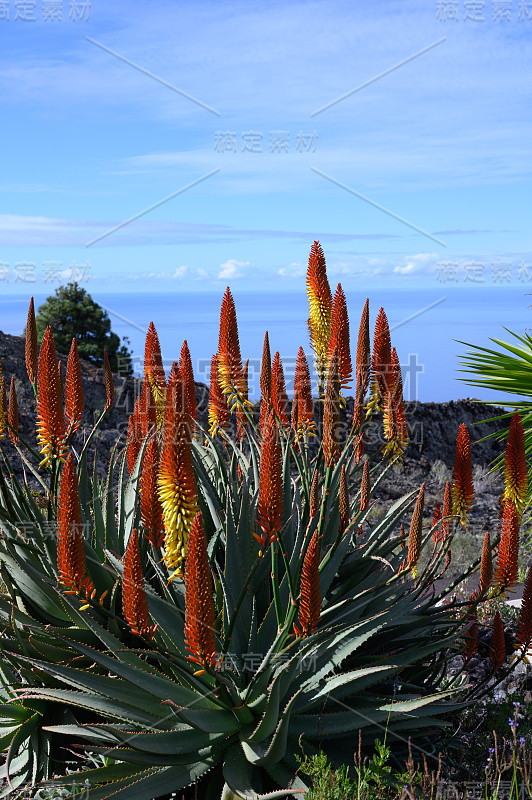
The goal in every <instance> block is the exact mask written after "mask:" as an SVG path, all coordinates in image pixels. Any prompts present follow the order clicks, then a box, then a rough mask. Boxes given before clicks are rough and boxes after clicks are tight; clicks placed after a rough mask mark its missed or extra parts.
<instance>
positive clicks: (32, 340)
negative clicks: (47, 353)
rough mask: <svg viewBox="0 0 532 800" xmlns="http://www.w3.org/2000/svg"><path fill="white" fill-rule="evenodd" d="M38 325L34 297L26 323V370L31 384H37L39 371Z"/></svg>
mask: <svg viewBox="0 0 532 800" xmlns="http://www.w3.org/2000/svg"><path fill="white" fill-rule="evenodd" d="M37 353H38V347H37V324H36V322H35V306H34V304H33V297H32V298H31V300H30V306H29V308H28V321H27V323H26V370H27V372H28V378H29V379H30V382H31V383H33V384H35V381H36V380H37V369H38V355H37Z"/></svg>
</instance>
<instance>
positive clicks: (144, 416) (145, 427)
mask: <svg viewBox="0 0 532 800" xmlns="http://www.w3.org/2000/svg"><path fill="white" fill-rule="evenodd" d="M140 425H141V429H142V436H143V437H144V436H147V435H148V433H150V432H152V431H153V430H155V428H156V425H157V415H156V412H155V401H154V399H153V394H152V391H151V386H150V382H149V381H147V380H143V381H142V388H141V390H140Z"/></svg>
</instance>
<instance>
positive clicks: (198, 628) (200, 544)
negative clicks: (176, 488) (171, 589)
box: [185, 511, 218, 669]
mask: <svg viewBox="0 0 532 800" xmlns="http://www.w3.org/2000/svg"><path fill="white" fill-rule="evenodd" d="M214 624H215V608H214V600H213V596H212V578H211V569H210V566H209V556H208V554H207V542H206V541H205V533H204V530H203V520H202V516H201V513H200V512H199V511H198V513H197V514H196V515H195V517H194V520H193V522H192V526H191V529H190V535H189V539H188V547H187V556H186V570H185V647H186V648H187V650H188V651H189V653H190V656H189V659H190V661H193V662H195V663H196V664H199V665H200V667H202V668H204V669H205V668H207V667H211V668H213V667H214V668H216V663H217V661H218V652H217V649H216V637H215V628H214Z"/></svg>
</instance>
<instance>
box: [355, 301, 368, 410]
mask: <svg viewBox="0 0 532 800" xmlns="http://www.w3.org/2000/svg"><path fill="white" fill-rule="evenodd" d="M370 373H371V350H370V341H369V298H368V299H367V300H366V302H365V304H364V309H363V311H362V317H361V319H360V327H359V329H358V342H357V356H356V375H357V379H358V378H359V377H360V387H361V393H362V402H363V400H364V397H365V395H366V392H367V391H368V386H369V379H370Z"/></svg>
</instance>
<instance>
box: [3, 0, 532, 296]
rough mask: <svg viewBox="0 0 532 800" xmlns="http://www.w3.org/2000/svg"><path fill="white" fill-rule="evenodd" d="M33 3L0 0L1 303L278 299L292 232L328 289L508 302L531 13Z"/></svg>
mask: <svg viewBox="0 0 532 800" xmlns="http://www.w3.org/2000/svg"><path fill="white" fill-rule="evenodd" d="M43 2H44V5H46V2H45V0H37V1H36V3H34V4H33V5H34V10H33V12H31V11H26V14H27V15H29V16H32V15H33V16H34V17H35V19H34V20H29V19H28V20H23V19H21V18H20V17H21V16H23V12H21V10H20V7H21V6H22V5H23V4H22V3H18V4H17V1H16V0H8V2H5V3H0V6H2V5H3V6H4V7H5V6H9V13H10V18H9V19H0V41H1V43H2V47H1V48H0V92H1V96H2V98H3V103H2V109H3V121H2V142H3V159H2V162H3V168H2V173H1V177H0V262H1V263H2V266H0V269H3V272H2V273H0V278H1V279H2V280H1V281H0V287H1V291H2V293H4V294H7V293H21V292H23V291H28V293H32V294H39V293H43V292H47V291H48V293H50V292H49V290H51V289H52V288H53V283H54V281H55V283H56V284H58V283H59V278H60V277H61V276H62V277H64V278H69V277H71V275H72V269H73V267H72V265H75V267H74V271H75V269H76V268H77V269H78V275H79V277H80V278H81V280H82V281H83V280H86V281H87V288H88V289H89V290H90V292H91V293H93V294H95V295H96V296H97V294H98V292H113V291H159V292H160V291H166V290H167V289H168V290H171V291H187V290H193V291H195V292H197V291H203V290H207V291H208V290H211V291H212V290H215V291H217V292H220V291H223V287H224V286H225V285H226V284H227V283H230V284H231V286H232V287H233V289H234V290H235V291H237V292H240V291H248V290H260V289H261V288H268V289H271V290H276V289H279V290H282V289H284V288H289V289H294V288H298V287H301V286H302V282H303V280H304V278H303V276H304V273H305V266H306V261H307V259H308V251H309V248H310V245H311V244H312V241H313V240H314V239H319V240H320V241H321V243H322V245H323V247H324V250H325V254H326V257H327V264H328V270H329V275H330V278H331V283H336V281H338V280H340V281H342V284H343V285H344V287H345V288H346V290H347V291H349V290H350V289H354V288H360V286H361V283H363V285H364V286H367V287H368V288H370V287H373V288H378V287H379V286H383V287H386V288H389V287H393V286H398V287H404V288H408V287H410V286H411V287H424V286H426V287H438V286H439V285H440V284H442V283H443V282H444V280H447V281H448V280H449V274H450V273H449V269H450V270H451V271H452V270H453V269H454V270H456V271H457V272H456V273H453V277H452V279H451V280H452V281H453V283H454V284H456V282H464V283H466V282H467V281H466V278H467V276H468V275H469V279H470V280H471V279H472V275H473V273H474V270H473V272H472V271H471V268H470V267H468V268H467V269H466V265H471V264H476V265H477V268H476V273H475V274H476V278H477V279H479V278H480V276H482V279H483V282H484V284H489V283H497V282H499V283H500V284H501V286H503V287H504V286H506V285H507V284H509V283H510V282H511V283H512V285H513V286H514V287H515V286H519V285H520V282H521V284H522V285H525V284H528V285H530V286H532V243H531V237H532V231H531V226H530V185H531V137H530V116H531V112H532V104H531V102H530V100H531V98H530V94H531V87H532V58H531V53H532V50H531V48H530V43H531V40H532V3H529V4H528V5H527V4H523V3H522V2H521V0H513V2H511V3H501V2H495V0H486V2H485V3H477V4H476V6H477V7H478V8H477V11H476V13H477V15H480V16H483V17H484V19H483V20H473V19H466V17H467V16H468V15H471V6H472V5H475V4H471V3H469V2H466V0H459V2H457V3H438V2H427V0H424V2H404V0H403V1H402V2H397V3H396V2H387V1H385V2H380V3H379V4H373V5H371V4H368V3H361V2H353V0H349V2H338V0H327V1H326V2H282V3H281V2H275V1H274V2H270V1H269V2H267V3H251V2H244V3H223V4H220V3H208V2H201V1H200V2H198V3H195V4H194V5H191V4H188V3H183V2H177V3H165V2H158V3H156V4H154V3H147V2H146V3H145V2H127V3H121V2H107V3H104V2H103V0H93V1H92V2H91V4H90V11H89V13H88V17H89V18H88V19H86V18H85V17H86V9H85V11H84V10H83V8H84V6H85V5H86V4H84V3H78V4H77V6H78V9H77V14H78V16H79V17H81V18H78V19H76V20H73V19H71V18H70V14H71V6H72V3H71V0H63V3H62V20H61V21H60V20H59V19H55V20H53V21H51V20H45V19H44V16H45V11H44V8H43ZM60 5H61V4H60V3H56V7H59V6H60ZM26 6H31V4H28V3H26ZM48 7H49V8H50V3H48ZM453 8H456V9H457V12H456V13H457V15H458V19H457V20H455V19H443V18H442V17H445V16H448V15H451V9H453ZM501 9H503V10H502V11H501ZM4 13H5V12H4ZM17 13H18V14H19V18H18V19H15V17H16V15H17ZM453 13H454V12H453ZM0 16H1V15H0ZM508 16H510V19H508V18H507V17H508ZM110 51H112V52H110ZM422 51H423V52H422ZM124 59H125V60H124ZM127 62H132V64H131V63H127ZM403 62H405V63H403ZM133 64H134V65H136V66H133ZM137 67H138V68H137ZM142 70H144V71H142ZM146 72H148V73H151V75H148V74H146ZM383 73H386V74H383ZM379 76H381V77H379ZM157 79H159V80H157ZM161 81H163V82H165V83H161ZM165 84H170V85H165ZM364 84H367V85H365V86H364ZM360 87H362V88H360ZM354 89H357V91H354V92H353V90H354ZM349 93H351V94H349ZM185 95H188V97H187V96H185ZM344 95H349V96H347V97H344V99H343V100H340V101H339V102H336V103H334V101H335V100H337V99H338V98H341V97H342V96H344ZM191 98H192V99H191ZM196 101H197V102H196ZM331 103H333V104H332V105H330V104H331ZM325 106H329V107H328V108H325V109H324V107H325ZM321 109H324V110H321ZM316 112H318V113H316ZM314 135H315V138H314ZM276 142H277V144H276ZM246 147H247V148H249V149H244V148H246ZM232 148H234V150H236V152H234V150H233V149H232ZM256 150H262V152H255V151H256ZM272 150H273V151H272ZM191 184H194V185H193V186H190V185H191ZM339 184H341V185H339ZM186 187H190V188H186ZM168 197H170V198H171V199H168V200H167V201H166V202H163V203H161V201H162V200H164V199H165V198H168ZM363 198H365V199H363ZM368 201H370V202H368ZM152 207H153V208H152ZM150 208H151V210H147V209H150ZM142 212H146V213H142ZM387 212H390V213H387ZM137 215H141V216H139V217H138V218H137V219H135V220H133V221H132V222H130V223H129V224H127V225H123V223H124V222H125V221H126V220H129V219H131V218H132V217H136V216H137ZM120 225H122V227H120V228H119V229H118V230H116V231H114V232H113V233H109V231H110V230H112V229H113V228H115V227H117V226H120ZM106 234H108V235H106ZM100 237H102V238H100ZM94 240H98V241H94ZM21 264H22V265H24V264H27V265H29V266H28V267H27V268H25V269H21V267H20V265H21ZM87 264H88V265H89V266H88V267H87V266H86V265H87ZM54 265H55V266H54ZM442 265H446V267H445V268H444V267H443V266H442ZM527 265H528V266H530V270H529V273H530V274H529V273H528V272H527V269H526V268H527ZM83 267H85V272H83ZM480 267H481V268H482V269H480ZM502 268H504V269H506V272H505V273H504V277H501V274H502V273H500V270H501V269H502ZM445 269H447V272H445ZM497 270H499V272H497ZM523 270H524V272H523ZM510 273H511V274H510ZM444 275H447V277H446V278H445V279H443V277H442V276H444ZM523 275H524V276H526V277H523ZM54 276H55V277H54ZM497 276H498V277H497ZM30 279H33V280H30ZM30 283H31V285H30Z"/></svg>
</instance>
